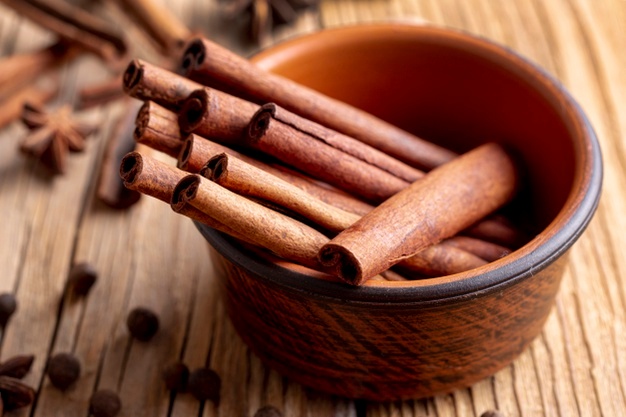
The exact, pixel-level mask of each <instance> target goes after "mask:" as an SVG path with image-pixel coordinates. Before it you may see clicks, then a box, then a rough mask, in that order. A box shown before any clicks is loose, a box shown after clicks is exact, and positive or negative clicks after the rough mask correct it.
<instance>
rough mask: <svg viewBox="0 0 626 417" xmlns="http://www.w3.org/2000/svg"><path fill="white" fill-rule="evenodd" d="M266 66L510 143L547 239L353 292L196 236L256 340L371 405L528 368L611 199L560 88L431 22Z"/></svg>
mask: <svg viewBox="0 0 626 417" xmlns="http://www.w3.org/2000/svg"><path fill="white" fill-rule="evenodd" d="M254 61H255V62H256V63H257V64H258V65H259V66H261V67H263V68H265V69H267V70H270V71H274V72H276V73H279V74H282V75H284V76H287V77H289V78H292V79H294V80H296V81H298V82H300V83H302V84H305V85H308V86H310V87H312V88H315V89H318V90H320V91H322V92H324V93H326V94H328V95H330V96H333V97H336V98H338V99H341V100H344V101H346V102H349V103H351V104H353V105H355V106H357V107H361V108H363V109H366V110H367V111H369V112H371V113H373V114H375V115H377V116H379V117H381V118H383V119H386V120H388V121H390V122H392V123H394V124H396V125H398V126H400V127H402V128H404V129H406V130H408V131H411V132H413V133H415V134H417V135H419V136H421V137H423V138H426V139H428V140H431V141H434V142H437V143H440V144H442V145H444V146H446V147H448V148H451V149H453V150H455V151H458V152H463V151H466V150H468V149H470V148H472V147H475V146H477V145H479V144H481V143H483V142H485V141H499V142H501V143H505V144H506V145H508V146H510V147H511V149H513V150H514V151H515V152H516V153H517V154H518V156H519V157H520V158H521V160H522V163H523V165H524V166H525V167H526V169H527V174H526V175H527V176H526V178H525V182H526V187H525V189H524V190H523V191H522V192H521V193H520V195H519V197H518V198H517V200H516V201H515V202H513V204H512V205H511V207H509V208H508V210H509V213H508V214H509V215H510V216H511V217H512V218H515V219H516V221H518V222H519V224H524V225H525V226H524V227H526V228H527V230H528V232H529V233H530V234H531V236H534V237H532V238H529V241H528V242H527V243H526V244H525V245H523V246H522V247H521V248H519V249H517V250H515V251H514V252H513V253H511V254H510V255H508V256H505V257H504V258H501V259H499V260H497V261H495V262H491V263H489V264H487V265H485V266H483V267H480V268H476V269H473V270H470V271H467V272H464V273H459V274H455V275H449V276H444V277H439V278H430V279H423V280H417V281H408V282H385V281H382V282H371V283H370V284H369V285H367V286H364V287H360V288H352V287H348V286H346V285H342V284H338V283H333V282H327V281H322V280H318V279H315V278H313V277H312V276H310V275H309V274H306V273H302V272H301V271H298V270H292V269H288V268H284V267H283V266H280V265H277V264H275V263H271V262H269V261H267V260H266V259H264V258H263V257H259V256H258V255H255V254H254V253H251V252H250V251H246V250H245V249H242V248H241V247H239V246H238V245H237V244H236V243H233V242H232V241H231V240H229V239H227V238H225V237H224V236H223V235H221V234H219V233H216V232H215V231H213V230H212V229H209V228H207V227H203V226H199V228H200V230H201V232H202V233H203V235H204V236H205V237H206V239H207V240H208V241H209V243H210V245H211V247H212V253H213V258H214V260H215V262H216V264H217V265H218V266H219V267H220V268H219V269H220V272H219V275H220V279H221V282H222V283H223V288H224V290H225V302H226V306H227V310H228V312H229V314H230V318H231V320H232V322H233V324H234V326H235V328H236V329H237V331H238V333H239V334H240V336H241V338H242V339H243V340H244V341H245V343H247V344H248V345H249V347H250V348H251V349H252V350H253V351H254V352H255V353H256V354H257V355H258V356H259V357H260V358H261V360H262V361H263V362H264V363H265V364H266V365H268V366H269V367H271V368H273V369H275V370H277V371H278V372H280V373H282V374H283V375H285V376H287V377H289V378H290V379H292V380H293V381H297V382H300V383H302V384H304V385H307V386H309V387H313V388H315V389H318V390H322V391H325V392H328V393H331V394H336V395H340V396H345V397H351V398H367V399H372V400H393V399H402V398H419V397H425V396H431V395H434V394H438V393H443V392H449V391H451V390H454V389H457V388H460V387H465V386H469V385H471V384H472V383H474V382H476V381H478V380H480V379H482V378H485V377H487V376H489V375H492V374H493V373H495V372H496V371H498V370H499V369H501V368H503V367H504V366H506V365H507V364H509V363H510V362H511V361H512V360H513V359H515V357H517V356H518V355H519V354H520V353H521V352H522V351H523V350H524V349H525V348H526V346H527V345H528V344H529V343H530V342H531V341H532V340H533V338H535V336H537V335H538V334H539V332H540V331H541V329H542V326H543V324H544V322H545V320H546V318H547V316H548V314H549V312H550V310H551V308H552V306H553V304H554V298H555V295H556V293H557V290H558V288H559V283H560V280H561V275H562V273H563V268H564V265H565V262H566V254H567V252H568V249H569V248H570V247H571V246H572V244H574V242H575V241H576V240H577V239H578V237H579V236H580V235H581V233H583V231H584V229H585V227H586V226H587V224H588V223H589V221H590V219H591V217H592V215H593V213H594V211H595V209H596V206H597V203H598V199H599V196H600V189H601V180H602V161H601V155H600V150H599V147H598V143H597V140H596V138H595V137H594V133H593V130H592V128H591V126H590V125H589V122H588V121H587V119H586V118H585V115H584V114H583V113H582V111H581V109H580V108H579V106H578V105H577V104H576V103H575V102H574V101H573V100H572V98H571V97H570V96H569V94H568V93H567V92H566V91H565V90H564V89H563V87H562V86H561V85H559V83H558V82H556V81H555V80H554V79H553V78H551V77H550V76H549V75H547V74H546V73H544V72H543V71H542V70H541V69H539V68H538V67H536V66H535V65H533V64H532V63H530V62H528V61H527V60H525V59H524V58H522V57H520V56H519V55H517V54H515V53H514V52H512V51H510V50H508V49H506V48H503V47H500V46H498V45H496V44H494V43H492V42H490V41H487V40H484V39H480V38H476V37H473V36H470V35H468V34H466V33H461V32H457V31H453V30H447V29H442V28H437V27H429V26H408V25H406V26H405V25H396V24H389V25H375V26H355V27H346V28H340V29H334V30H327V31H322V32H320V33H315V34H312V35H309V36H305V37H301V38H298V39H295V40H291V41H288V42H285V43H282V44H280V45H278V46H275V47H273V48H270V49H268V50H266V51H264V52H262V53H260V54H259V55H257V56H256V57H254Z"/></svg>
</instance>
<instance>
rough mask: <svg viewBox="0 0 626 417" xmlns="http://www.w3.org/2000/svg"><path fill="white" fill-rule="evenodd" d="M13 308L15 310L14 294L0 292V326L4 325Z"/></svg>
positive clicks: (13, 311)
mask: <svg viewBox="0 0 626 417" xmlns="http://www.w3.org/2000/svg"><path fill="white" fill-rule="evenodd" d="M15 310H17V300H16V299H15V296H14V295H13V294H10V293H4V294H0V326H2V327H4V326H6V324H7V322H8V321H9V318H11V316H12V315H13V313H15Z"/></svg>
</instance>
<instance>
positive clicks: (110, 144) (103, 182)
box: [96, 98, 141, 209]
mask: <svg viewBox="0 0 626 417" xmlns="http://www.w3.org/2000/svg"><path fill="white" fill-rule="evenodd" d="M137 107H138V103H136V102H135V100H132V99H131V98H126V100H125V102H124V113H123V114H121V115H120V116H119V117H118V120H117V122H116V125H115V128H114V129H113V131H112V133H111V136H110V137H109V138H108V141H107V146H106V149H105V152H104V157H103V160H102V166H101V168H100V178H99V179H98V188H97V191H96V195H97V196H98V199H99V200H100V201H102V202H103V203H105V204H106V205H108V206H110V207H113V208H118V209H123V208H128V207H130V206H132V205H133V204H135V203H136V202H138V201H139V198H140V197H141V193H139V192H138V191H136V190H131V189H130V188H128V187H125V186H124V182H123V180H122V179H121V178H120V175H119V167H120V164H121V161H122V159H123V158H124V156H125V155H126V154H128V153H129V152H132V151H133V150H134V149H135V146H136V145H137V144H136V143H135V141H134V140H133V128H134V121H135V117H134V114H133V113H134V111H136V110H137Z"/></svg>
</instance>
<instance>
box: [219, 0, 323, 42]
mask: <svg viewBox="0 0 626 417" xmlns="http://www.w3.org/2000/svg"><path fill="white" fill-rule="evenodd" d="M223 2H224V4H225V9H224V14H225V15H226V16H227V17H229V18H234V17H238V16H240V15H242V14H245V13H250V14H251V20H250V37H251V39H252V41H254V42H256V43H259V42H261V41H262V40H263V38H264V37H265V36H267V35H268V34H269V33H270V32H271V31H272V29H273V28H274V26H278V25H280V24H291V23H293V22H294V21H295V20H296V19H297V17H298V11H299V10H301V9H304V8H306V7H310V6H316V5H318V4H319V0H223Z"/></svg>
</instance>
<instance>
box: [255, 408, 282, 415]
mask: <svg viewBox="0 0 626 417" xmlns="http://www.w3.org/2000/svg"><path fill="white" fill-rule="evenodd" d="M254 417H283V413H281V411H280V410H279V409H278V408H276V407H274V406H273V405H264V406H263V407H261V408H259V409H258V410H257V411H256V413H254Z"/></svg>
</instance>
